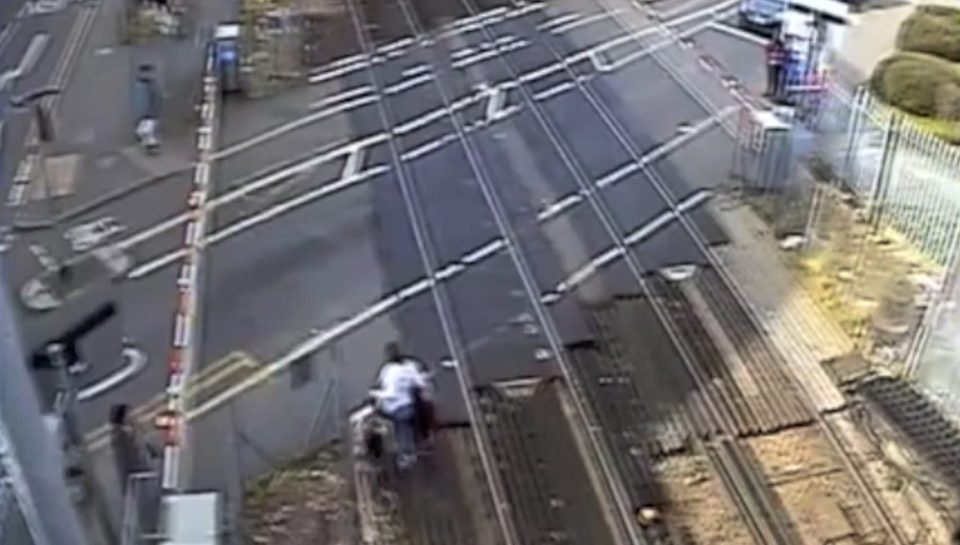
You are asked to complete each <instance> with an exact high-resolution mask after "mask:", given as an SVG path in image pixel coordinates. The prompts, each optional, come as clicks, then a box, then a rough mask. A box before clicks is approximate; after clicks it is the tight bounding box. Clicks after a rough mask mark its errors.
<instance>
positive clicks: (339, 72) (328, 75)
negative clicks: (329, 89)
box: [307, 60, 370, 85]
mask: <svg viewBox="0 0 960 545" xmlns="http://www.w3.org/2000/svg"><path fill="white" fill-rule="evenodd" d="M369 66H370V61H368V60H360V61H356V62H353V63H350V64H346V65H343V66H337V67H335V68H330V69H329V70H325V71H323V72H317V73H315V74H312V75H310V76H309V77H308V78H307V81H309V82H310V83H312V84H314V85H316V84H318V83H323V82H325V81H330V80H332V79H336V78H340V77H343V76H346V75H347V74H350V73H352V72H359V71H360V70H364V69H366V68H367V67H369Z"/></svg>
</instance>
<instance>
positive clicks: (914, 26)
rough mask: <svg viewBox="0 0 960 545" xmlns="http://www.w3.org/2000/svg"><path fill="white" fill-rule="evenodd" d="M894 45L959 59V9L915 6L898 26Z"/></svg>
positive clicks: (956, 60) (948, 58)
mask: <svg viewBox="0 0 960 545" xmlns="http://www.w3.org/2000/svg"><path fill="white" fill-rule="evenodd" d="M897 47H898V48H899V49H900V50H902V51H912V52H916V53H926V54H928V55H935V56H937V57H941V58H944V59H947V60H950V61H953V62H960V9H956V8H951V7H947V6H919V7H918V8H917V9H916V10H915V11H914V12H913V13H912V14H911V15H910V16H909V17H907V19H906V20H905V21H904V22H903V23H902V24H901V25H900V31H899V32H898V33H897Z"/></svg>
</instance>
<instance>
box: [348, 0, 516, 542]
mask: <svg viewBox="0 0 960 545" xmlns="http://www.w3.org/2000/svg"><path fill="white" fill-rule="evenodd" d="M346 5H347V10H348V11H349V13H350V18H351V20H352V22H353V24H354V30H355V31H356V35H357V39H358V40H359V42H360V46H361V48H362V49H363V51H364V54H366V55H370V56H372V53H371V52H372V51H373V47H372V43H371V42H372V39H371V37H370V36H369V31H368V30H367V29H368V28H369V27H368V25H367V24H366V22H365V18H364V16H363V15H362V11H361V10H360V9H359V8H358V7H357V6H356V5H355V2H354V1H353V0H348V1H347V2H346ZM366 71H367V75H368V77H369V80H370V83H371V84H372V85H373V86H374V87H375V88H376V89H377V91H378V92H379V93H380V94H381V95H382V94H383V88H384V85H383V82H381V81H380V79H379V78H378V76H377V73H376V70H374V68H373V66H372V64H371V65H368V66H367V67H366ZM447 106H448V107H449V104H448V105H447ZM377 110H378V114H379V117H380V122H381V124H382V125H383V128H384V130H389V131H390V132H389V133H388V134H389V136H388V138H387V145H388V147H389V150H390V157H391V162H392V163H393V165H394V168H395V171H396V179H397V182H398V185H399V186H400V191H401V194H402V196H403V201H404V208H405V210H406V212H407V217H408V219H409V220H410V224H411V228H412V229H413V233H414V237H415V238H416V244H417V249H418V251H419V253H420V260H421V262H422V264H423V267H424V273H425V274H426V275H427V277H428V278H431V280H432V281H431V283H430V293H431V296H432V298H433V302H434V306H435V307H436V311H437V315H438V318H439V320H440V325H441V328H442V330H443V336H444V339H445V341H446V344H447V348H448V349H449V350H450V353H451V355H452V356H453V357H454V358H455V360H456V362H457V363H458V365H457V367H458V372H457V376H458V379H459V380H458V382H459V385H460V390H461V395H462V396H463V401H464V404H465V406H466V409H467V414H468V419H469V420H470V422H471V423H473V425H471V426H470V428H471V430H472V431H473V433H474V440H475V441H476V443H477V451H478V453H479V455H480V463H481V466H482V467H483V472H484V475H485V478H486V480H487V485H488V488H489V489H490V494H491V496H492V499H493V502H494V510H495V511H496V514H497V519H498V522H499V524H500V530H501V533H502V536H503V538H504V542H505V545H517V544H518V538H517V534H516V529H515V528H514V527H513V525H512V523H511V521H510V519H509V516H508V514H507V510H508V508H509V500H508V498H506V496H505V494H504V492H503V484H502V482H501V481H500V479H499V478H498V475H497V471H496V468H495V467H494V463H493V455H492V453H491V447H490V440H489V438H488V437H487V433H486V430H485V428H484V426H483V424H482V419H481V418H479V416H478V414H479V412H478V409H477V407H476V406H475V405H474V400H473V397H472V395H471V392H472V390H473V386H472V384H471V382H470V378H469V376H468V373H467V372H463V371H462V369H461V367H462V366H463V365H467V359H466V352H465V350H464V347H463V343H462V341H461V340H460V339H459V338H458V337H457V334H456V332H455V325H454V319H453V307H452V304H451V302H450V298H449V296H448V295H447V292H446V288H445V286H444V285H442V284H440V283H438V282H436V281H435V280H434V276H435V273H434V271H436V270H437V263H438V259H437V257H436V251H435V249H434V247H433V243H432V241H431V239H430V234H429V230H428V227H427V222H426V217H425V214H424V212H423V211H422V210H421V204H420V202H419V198H418V197H417V196H416V195H415V193H414V192H415V188H414V183H413V182H412V180H411V179H410V177H409V175H408V173H407V170H406V165H405V164H404V162H403V160H402V158H401V153H400V147H399V145H398V143H397V141H396V135H395V134H394V132H393V130H392V129H393V127H394V121H395V120H394V117H393V112H392V109H391V107H390V104H389V103H388V101H387V100H378V101H377Z"/></svg>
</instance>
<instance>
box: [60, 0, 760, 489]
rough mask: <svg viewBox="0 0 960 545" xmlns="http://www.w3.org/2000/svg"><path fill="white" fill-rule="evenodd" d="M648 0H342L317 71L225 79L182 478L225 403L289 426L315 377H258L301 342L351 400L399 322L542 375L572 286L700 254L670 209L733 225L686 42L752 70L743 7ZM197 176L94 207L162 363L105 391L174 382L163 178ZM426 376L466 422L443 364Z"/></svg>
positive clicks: (172, 278) (285, 432)
mask: <svg viewBox="0 0 960 545" xmlns="http://www.w3.org/2000/svg"><path fill="white" fill-rule="evenodd" d="M655 6H656V9H657V10H658V11H659V13H660V14H661V19H660V21H659V22H656V21H652V20H651V19H650V18H649V17H645V16H644V15H643V9H644V6H640V5H639V4H637V5H635V4H632V3H629V2H625V1H622V0H556V1H551V2H546V3H541V2H526V3H506V2H491V1H484V2H480V1H479V0H457V1H455V2H448V1H444V2H441V1H439V0H422V1H416V0H391V1H388V2H380V1H378V2H363V1H360V0H349V1H348V2H345V3H344V4H343V5H342V11H339V12H335V13H332V14H331V15H330V17H329V21H328V23H329V28H330V31H329V32H327V33H326V37H327V40H326V42H325V44H324V46H325V47H324V55H325V56H326V58H325V59H323V62H322V63H321V64H320V65H318V66H317V67H315V68H314V69H313V70H312V71H311V73H310V77H309V85H307V86H304V87H302V88H298V89H294V90H290V91H285V92H282V93H280V94H278V95H275V96H271V97H268V98H264V99H259V100H246V99H239V98H236V97H227V98H226V99H225V103H224V105H223V111H222V121H221V127H220V131H219V133H220V136H219V142H218V151H217V153H216V156H215V158H216V163H215V166H214V181H213V184H214V185H213V190H212V192H213V194H212V195H211V199H210V201H209V211H210V214H211V222H210V224H211V225H210V231H209V233H207V249H206V261H205V264H204V271H203V274H202V291H203V297H202V312H201V315H202V327H201V329H200V336H199V339H198V340H199V347H200V350H199V353H198V363H197V369H196V373H197V374H198V375H199V376H201V377H204V379H203V380H207V379H209V380H211V381H212V380H215V378H216V377H222V376H229V377H230V378H229V380H228V383H226V384H224V385H222V386H221V387H217V388H211V392H209V393H208V395H205V396H204V397H203V398H202V399H199V400H198V401H197V402H196V403H194V407H193V409H192V413H191V414H192V417H193V418H194V426H193V427H194V436H195V437H197V438H200V440H197V441H195V453H194V456H193V457H192V459H193V460H194V464H195V469H194V472H193V473H194V475H195V481H194V484H196V486H205V485H206V486H219V485H221V484H222V482H221V479H222V475H220V474H218V472H217V471H213V470H212V468H216V467H217V461H218V460H219V461H222V460H224V459H226V458H225V456H226V455H227V454H229V453H228V452H227V451H226V450H225V449H228V448H232V447H230V446H229V445H227V442H226V440H223V441H220V440H216V438H218V437H223V438H225V437H226V435H224V434H227V433H228V432H227V431H226V430H227V429H228V428H227V427H226V424H227V421H226V420H224V418H226V417H225V416H224V414H223V411H220V409H222V408H223V407H225V406H226V405H227V404H228V402H229V403H236V404H237V405H234V408H235V409H236V410H237V412H236V413H235V414H234V415H233V416H231V418H234V419H239V420H240V421H241V422H243V423H244V426H249V427H248V428H246V431H245V433H246V435H248V436H251V437H255V438H256V440H257V441H259V442H261V443H263V444H267V445H272V446H273V447H274V448H275V449H277V450H278V451H283V450H284V449H285V448H286V447H283V446H278V445H279V444H280V443H284V442H286V443H290V442H293V441H301V440H303V434H304V429H307V428H309V427H310V426H311V425H312V417H313V412H312V406H313V405H316V403H317V401H316V400H317V399H318V398H319V395H318V390H316V389H314V388H302V387H301V388H300V389H299V390H298V389H297V386H295V384H294V383H295V382H296V381H290V382H289V383H288V382H287V379H285V378H284V379H283V380H281V381H276V380H274V381H267V380H265V379H266V378H267V377H268V376H270V375H271V374H272V373H271V372H274V371H275V372H277V373H280V372H281V371H283V370H285V369H286V368H287V367H288V366H290V365H291V364H293V365H296V364H297V362H299V361H301V360H302V359H303V358H302V357H301V356H304V355H310V354H314V352H317V353H318V355H315V356H311V357H314V358H315V360H316V361H315V363H318V364H323V365H326V364H329V363H331V362H333V363H336V364H337V369H338V372H339V376H338V378H339V380H340V381H341V385H342V386H343V387H344V388H343V399H342V400H341V401H340V404H341V406H348V405H350V404H352V403H355V402H356V401H358V400H359V398H360V396H361V395H362V393H363V391H364V389H365V388H366V387H367V385H368V384H369V383H370V381H371V380H372V378H373V376H374V374H375V372H376V368H377V366H378V365H379V360H380V357H381V347H382V344H383V343H384V342H385V341H387V340H390V339H400V340H401V341H402V342H403V344H404V346H405V348H406V349H407V350H409V351H411V352H413V353H415V354H417V355H418V356H419V357H421V358H423V359H424V360H426V361H428V362H431V363H434V362H437V361H439V360H441V359H442V358H448V357H450V356H451V355H453V356H454V357H456V358H457V359H459V360H460V367H459V369H460V372H461V373H462V376H463V377H465V380H466V381H467V382H470V383H474V384H487V383H490V382H492V381H496V380H500V379H505V378H515V377H517V376H530V375H543V376H553V375H557V374H560V373H561V371H562V366H560V365H558V363H559V362H558V361H557V353H558V350H559V349H560V348H561V347H562V345H563V344H564V343H567V342H573V341H576V340H579V338H580V337H582V336H583V335H585V334H586V331H585V328H584V326H583V324H582V323H581V321H580V320H581V318H580V316H579V311H578V310H577V308H576V303H577V302H578V301H583V300H586V301H591V300H600V299H603V298H606V297H609V296H612V295H614V294H618V293H631V292H635V291H636V290H637V289H638V288H637V285H638V284H637V276H638V275H642V274H646V273H648V272H653V271H657V270H659V269H661V268H663V267H668V266H673V265H684V264H703V263H704V262H705V256H704V255H703V254H702V247H701V246H700V245H699V244H698V241H697V240H695V239H694V238H693V236H692V235H691V234H690V232H689V230H688V229H686V228H685V227H684V224H682V222H680V221H677V219H676V213H680V214H682V215H683V216H684V217H685V218H687V220H689V222H692V224H693V225H695V226H696V229H697V230H698V231H699V233H700V235H701V236H702V239H701V240H702V241H706V242H707V243H708V244H722V243H723V242H724V240H725V237H724V234H723V232H722V230H721V229H720V228H719V227H718V226H717V224H716V223H715V222H713V221H712V219H711V218H710V216H709V214H707V213H706V212H705V208H704V205H705V204H706V203H708V202H709V201H710V199H711V198H713V196H714V195H715V194H716V193H717V192H719V191H722V190H724V188H725V186H726V184H727V180H728V173H729V168H730V164H731V157H732V155H731V154H732V138H731V134H730V132H731V130H732V129H731V127H733V126H734V125H735V123H736V119H737V116H738V115H739V110H738V107H739V102H738V101H737V100H736V99H735V98H734V97H733V95H731V94H730V93H729V92H727V90H726V89H725V88H724V86H723V85H722V84H721V82H720V78H718V77H717V76H716V75H715V74H710V73H708V71H706V70H704V69H703V67H702V66H701V64H702V63H700V62H698V58H697V56H696V54H694V52H693V50H692V49H690V47H689V45H687V44H684V43H683V42H685V41H686V40H678V37H684V38H690V39H692V40H694V41H697V42H699V43H700V45H704V44H706V46H707V47H710V48H711V49H712V50H713V52H714V53H715V54H716V55H718V56H721V57H722V56H724V55H727V56H728V57H729V61H730V63H731V66H732V68H733V69H734V72H735V73H737V74H738V75H739V74H741V73H742V74H743V77H744V78H746V79H747V80H748V82H753V81H755V78H756V77H757V74H756V73H755V70H756V66H757V65H756V64H751V63H749V62H744V61H742V60H741V56H744V55H746V56H751V55H753V56H754V57H751V59H755V58H756V57H755V55H758V51H759V46H758V44H756V43H754V42H753V41H751V40H750V39H748V38H746V37H743V36H736V35H734V34H733V33H731V32H727V31H724V30H722V28H723V24H720V25H718V24H717V23H718V22H719V23H723V22H724V21H728V20H729V19H730V15H731V13H732V11H731V10H732V9H733V8H734V7H735V3H733V2H717V1H716V0H707V1H704V0H699V1H698V0H677V1H673V0H665V1H663V2H659V3H657V4H655ZM723 60H724V61H726V60H727V59H726V58H724V59H723ZM751 62H753V61H751ZM190 176H191V173H189V172H173V173H171V174H170V177H169V180H168V181H166V182H164V183H163V184H157V185H155V186H151V187H150V188H149V189H146V190H144V191H143V192H138V193H136V194H132V195H131V196H129V197H127V198H125V199H122V200H119V201H117V202H115V203H112V204H110V205H109V206H108V207H107V209H105V210H101V211H98V212H100V213H109V214H110V215H112V216H114V217H116V218H117V219H118V221H119V222H120V223H122V224H123V225H125V226H126V227H127V229H126V231H125V232H124V233H122V234H121V235H120V236H119V237H118V238H117V239H116V240H115V241H114V242H115V244H116V245H117V247H119V248H120V249H122V250H124V251H126V252H128V253H129V254H130V255H131V256H132V257H133V258H134V260H135V266H134V267H133V269H132V270H131V271H130V272H129V273H128V278H127V280H126V281H125V282H121V283H119V284H117V285H116V286H115V287H114V288H112V289H113V290H116V291H117V292H119V295H117V294H116V293H115V294H114V297H119V298H120V299H121V300H122V301H123V307H124V308H125V309H127V310H126V312H135V313H137V314H138V315H139V314H148V315H149V318H144V319H141V318H138V321H141V322H143V323H146V324H152V325H151V326H150V328H149V329H148V330H145V333H146V334H147V335H149V336H150V341H149V346H148V351H149V352H150V358H151V362H152V363H151V365H150V366H148V368H147V369H146V370H145V371H144V372H143V373H142V374H141V375H139V376H138V377H137V378H136V379H134V380H133V381H131V382H130V383H128V384H126V385H125V386H123V387H122V388H119V389H118V390H117V392H115V393H114V394H112V395H111V396H110V399H111V400H117V399H124V400H127V401H129V402H132V403H133V404H140V403H143V402H146V401H147V400H149V399H150V398H152V397H154V396H155V395H157V394H158V393H159V392H161V391H162V389H163V387H164V385H165V379H166V369H165V359H166V352H165V350H164V348H165V346H166V345H168V344H169V341H170V336H171V325H170V317H171V315H172V312H173V310H174V309H173V307H174V304H175V293H176V285H177V273H178V271H177V267H176V266H174V265H175V263H176V258H177V256H178V255H179V254H178V252H179V251H180V248H181V247H182V245H183V240H182V237H183V230H182V224H183V222H184V221H185V220H184V216H182V211H183V203H184V200H180V199H178V198H174V197H171V195H175V196H178V197H179V196H184V195H185V191H186V187H187V186H188V184H189V180H190ZM78 221H79V220H78ZM639 334H641V335H649V338H650V339H651V342H667V341H666V340H665V339H666V338H667V336H666V334H665V332H663V331H656V332H640V333H639ZM315 349H317V350H315ZM237 354H241V356H240V357H238V356H237ZM224 362H228V363H224ZM225 365H237V366H241V367H242V368H243V369H242V370H241V371H238V372H236V373H233V374H231V373H228V372H224V366H225ZM280 374H281V375H283V373H280ZM211 377H213V378H211ZM440 382H441V386H440V389H441V391H442V392H443V394H442V395H446V396H449V400H448V401H449V402H448V403H445V406H446V407H447V408H448V416H449V417H450V418H452V419H457V418H465V417H466V415H464V414H462V411H463V408H462V406H461V404H460V403H458V402H457V399H458V398H459V397H458V396H459V389H458V384H459V381H458V380H457V379H456V376H455V374H454V373H451V374H448V375H443V373H441V376H440ZM264 384H266V386H264ZM102 405H103V406H102V407H98V409H97V410H95V411H90V412H89V413H88V414H87V415H86V417H85V420H86V424H87V427H92V426H93V425H94V423H96V422H97V421H98V420H99V421H102V418H103V416H104V414H105V412H104V410H105V406H106V403H103V404H102ZM280 421H284V422H286V424H285V425H277V422H280ZM271 434H272V435H271ZM268 450H269V449H268ZM254 465H255V464H254Z"/></svg>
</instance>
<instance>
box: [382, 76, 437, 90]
mask: <svg viewBox="0 0 960 545" xmlns="http://www.w3.org/2000/svg"><path fill="white" fill-rule="evenodd" d="M430 81H433V74H421V75H419V76H416V77H413V78H410V79H406V80H403V81H400V82H398V83H395V84H393V85H391V86H389V87H386V88H384V90H383V93H384V94H385V95H395V94H397V93H402V92H403V91H406V90H407V89H413V88H414V87H416V86H418V85H423V84H424V83H427V82H430Z"/></svg>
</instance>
